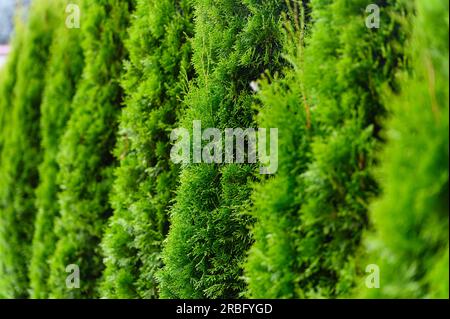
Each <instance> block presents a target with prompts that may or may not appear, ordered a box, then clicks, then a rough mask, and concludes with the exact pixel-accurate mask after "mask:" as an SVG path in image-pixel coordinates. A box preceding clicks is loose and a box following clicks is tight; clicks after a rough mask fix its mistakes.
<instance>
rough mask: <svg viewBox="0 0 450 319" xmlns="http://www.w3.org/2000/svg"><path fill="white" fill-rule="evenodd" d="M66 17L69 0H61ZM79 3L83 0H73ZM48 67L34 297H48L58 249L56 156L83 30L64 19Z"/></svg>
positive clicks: (32, 265) (34, 253) (77, 75)
mask: <svg viewBox="0 0 450 319" xmlns="http://www.w3.org/2000/svg"><path fill="white" fill-rule="evenodd" d="M56 3H57V9H58V12H59V13H60V14H61V16H63V13H64V11H65V8H66V6H67V4H68V2H67V1H65V0H62V1H57V2H56ZM70 3H71V4H77V5H79V1H78V2H77V1H75V2H74V1H72V0H71V1H70ZM50 51H51V57H50V61H49V63H48V66H47V75H46V85H45V90H44V96H43V101H42V104H41V138H42V141H41V147H42V152H43V154H44V155H43V156H44V158H43V161H42V163H41V164H40V166H39V186H38V188H37V191H36V208H37V216H36V224H35V232H34V237H33V245H32V258H31V263H30V280H31V297H32V298H47V297H48V296H49V287H48V284H47V281H48V277H49V274H50V271H49V269H50V265H49V259H50V257H51V256H52V254H53V252H54V250H55V244H56V235H55V233H54V220H55V217H56V216H57V215H58V213H59V205H58V197H57V194H58V185H57V183H56V178H57V174H58V171H59V166H58V164H57V162H56V157H57V153H58V149H59V144H60V139H61V137H62V135H63V133H64V129H65V127H66V123H67V120H68V118H69V116H70V114H71V113H72V109H71V103H72V99H73V96H74V94H75V89H76V84H77V82H78V80H79V78H80V75H81V71H82V68H83V54H82V50H81V37H80V31H79V29H69V28H67V26H66V24H65V23H64V21H63V20H62V19H61V21H60V22H59V25H58V28H57V31H56V33H55V36H54V38H53V43H52V46H51V50H50Z"/></svg>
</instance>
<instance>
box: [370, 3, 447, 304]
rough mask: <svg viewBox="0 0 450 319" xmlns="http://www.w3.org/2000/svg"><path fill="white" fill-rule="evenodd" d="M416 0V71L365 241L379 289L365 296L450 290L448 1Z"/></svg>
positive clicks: (393, 131) (395, 111)
mask: <svg viewBox="0 0 450 319" xmlns="http://www.w3.org/2000/svg"><path fill="white" fill-rule="evenodd" d="M416 5H417V8H416V10H417V18H416V19H415V23H414V37H413V40H412V43H411V44H410V46H409V47H410V49H411V51H412V59H413V61H414V62H413V66H414V67H413V72H412V74H410V75H409V76H405V79H404V80H403V81H402V83H401V85H402V91H401V93H400V94H398V95H397V96H395V95H393V96H391V99H390V101H391V103H390V107H389V111H390V119H389V120H388V122H387V123H386V124H385V126H386V138H387V140H388V143H387V146H386V149H385V150H384V151H383V153H382V156H380V163H381V168H380V175H379V180H380V183H381V188H382V196H381V198H380V199H379V200H377V201H376V202H375V204H374V205H373V211H372V214H371V217H372V219H371V220H372V221H373V223H374V227H375V232H373V233H371V234H370V236H368V241H367V243H368V245H367V249H368V251H369V257H370V258H368V262H369V263H374V264H377V265H378V266H379V270H380V289H370V290H369V289H367V288H365V287H364V290H363V295H364V296H366V297H382V298H448V297H449V277H448V269H449V254H448V252H449V246H448V236H449V233H448V226H449V225H448V218H449V215H448V213H449V200H448V194H449V186H448V176H449V172H448V167H449V149H448V148H449V136H448V134H449V125H448V120H449V92H448V90H449V87H448V85H449V64H448V62H449V61H448V56H449V47H448V31H449V22H448V10H449V3H448V1H446V0H432V1H416Z"/></svg>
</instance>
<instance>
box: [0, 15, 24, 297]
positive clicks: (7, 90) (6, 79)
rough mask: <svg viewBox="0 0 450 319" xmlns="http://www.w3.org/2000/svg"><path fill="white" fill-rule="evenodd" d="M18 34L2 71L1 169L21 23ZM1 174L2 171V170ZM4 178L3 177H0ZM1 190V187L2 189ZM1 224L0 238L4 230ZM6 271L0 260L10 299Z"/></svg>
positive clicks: (1, 288)
mask: <svg viewBox="0 0 450 319" xmlns="http://www.w3.org/2000/svg"><path fill="white" fill-rule="evenodd" d="M15 28H16V34H15V36H14V38H13V43H12V44H11V53H10V55H9V57H8V60H7V62H6V64H5V65H4V66H3V69H2V70H1V71H0V167H1V166H2V162H1V161H2V156H1V154H2V149H3V145H4V144H5V141H6V140H7V139H8V137H9V136H10V133H9V132H10V130H11V125H10V124H11V121H10V116H11V111H12V105H13V103H14V96H15V95H14V87H15V84H16V81H17V64H18V61H19V56H20V52H21V48H22V34H23V33H22V28H23V25H22V24H19V21H16V24H15ZM0 172H1V169H0ZM0 177H2V175H0ZM0 189H1V187H0ZM2 207H3V206H1V203H0V218H1V216H2V215H1V211H2V209H4V207H3V208H2ZM1 225H2V224H1V222H0V236H1V232H3V230H2V228H1V227H2V226H1ZM2 249H3V245H1V244H0V256H2V255H3V253H2ZM5 274H6V269H5V264H4V263H3V262H2V260H1V259H0V298H6V297H8V295H7V293H6V291H5V288H7V287H8V281H7V280H6V281H3V280H5V279H6V276H5Z"/></svg>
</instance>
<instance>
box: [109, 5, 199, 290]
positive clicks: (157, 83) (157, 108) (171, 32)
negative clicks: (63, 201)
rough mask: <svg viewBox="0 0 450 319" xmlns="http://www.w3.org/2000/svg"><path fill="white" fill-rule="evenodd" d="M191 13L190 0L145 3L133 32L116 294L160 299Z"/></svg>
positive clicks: (122, 140) (118, 198)
mask: <svg viewBox="0 0 450 319" xmlns="http://www.w3.org/2000/svg"><path fill="white" fill-rule="evenodd" d="M191 12H192V10H191V7H190V3H189V1H184V0H181V1H172V0H163V1H161V0H154V1H148V0H139V1H138V3H137V8H136V12H135V14H134V18H133V20H132V26H131V28H130V29H129V33H130V38H129V40H128V41H127V43H126V47H127V49H128V51H129V54H130V58H129V61H128V62H127V63H126V65H125V66H126V71H125V75H124V76H123V80H122V85H123V88H124V90H125V93H126V101H125V104H126V107H125V108H124V109H123V111H122V116H121V118H120V127H119V135H120V137H119V142H118V145H117V147H116V150H115V155H116V158H117V159H118V160H119V161H120V167H118V168H117V169H116V170H115V182H114V187H113V192H112V196H111V202H112V206H113V208H114V215H113V217H112V218H111V220H110V223H109V225H108V229H107V231H106V233H105V236H104V238H103V249H104V255H105V263H106V269H105V273H104V282H103V285H102V295H103V296H105V297H108V298H155V297H158V291H157V283H156V280H155V272H156V271H157V270H158V269H159V268H160V267H161V257H160V252H161V245H162V240H163V239H164V238H165V236H166V234H167V231H168V213H167V212H168V209H169V207H170V205H171V200H172V198H173V194H174V190H175V189H176V186H177V180H178V171H179V168H178V166H177V165H175V164H174V163H173V162H172V161H170V147H171V143H170V133H171V130H172V129H173V128H174V126H175V124H176V121H177V117H178V116H179V114H180V111H181V108H180V106H181V102H180V101H181V99H182V98H183V95H184V94H185V87H186V86H187V83H186V82H187V77H190V76H191V75H190V74H191V73H192V71H191V69H192V67H191V62H190V56H191V54H190V52H191V45H190V41H189V36H190V35H191V34H192V33H193V23H192V14H191Z"/></svg>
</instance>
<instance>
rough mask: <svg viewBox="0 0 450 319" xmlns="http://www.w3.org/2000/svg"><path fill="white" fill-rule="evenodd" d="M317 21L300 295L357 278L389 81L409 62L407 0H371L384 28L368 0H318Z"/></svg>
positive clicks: (310, 67) (308, 53) (310, 47)
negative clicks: (369, 21) (371, 20)
mask: <svg viewBox="0 0 450 319" xmlns="http://www.w3.org/2000/svg"><path fill="white" fill-rule="evenodd" d="M311 3H312V16H313V20H314V23H315V25H314V27H313V30H312V34H311V38H310V39H309V40H308V41H307V48H306V50H305V87H306V94H307V100H308V101H309V103H310V104H311V105H312V106H311V117H313V118H315V120H314V121H315V122H316V123H317V124H316V126H315V128H314V129H315V130H316V132H315V134H314V138H313V141H312V143H311V146H310V147H311V155H310V156H311V162H310V163H308V168H307V170H306V171H305V172H304V173H302V174H301V179H302V186H301V192H300V194H299V197H300V201H301V203H302V205H301V208H300V223H299V225H298V228H296V229H297V230H298V232H299V235H298V237H297V240H296V244H295V246H296V252H297V254H296V256H295V258H296V262H297V265H298V267H299V268H298V272H297V276H296V287H297V289H296V295H297V296H298V297H344V296H348V295H349V294H351V291H352V288H353V286H354V285H355V278H356V272H357V271H358V269H356V268H355V262H354V257H355V255H358V254H357V251H358V249H359V247H360V244H361V234H362V231H363V230H364V229H365V228H366V227H367V219H368V217H367V210H368V204H369V202H370V200H371V199H372V198H373V197H374V196H376V195H377V194H378V186H377V182H376V180H375V178H374V176H373V167H374V164H375V160H374V155H375V151H376V149H377V145H379V142H380V139H379V136H378V131H379V126H380V123H379V122H380V119H381V116H382V115H383V114H384V113H385V108H386V106H385V103H384V99H383V98H382V94H383V89H384V88H385V87H391V88H392V89H393V90H395V89H396V87H397V84H396V74H397V73H398V71H399V70H401V69H402V68H403V67H404V53H403V43H404V41H405V38H406V34H405V30H404V29H403V28H402V21H403V19H404V16H405V15H406V14H407V6H406V4H405V2H404V1H401V0H389V1H373V4H376V5H378V7H379V8H380V25H379V28H373V29H369V28H367V26H366V21H365V20H366V17H367V16H368V15H369V14H368V13H366V12H365V10H366V7H367V5H368V4H367V1H363V0H357V1H346V0H333V1H329V0H315V1H312V2H311Z"/></svg>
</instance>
